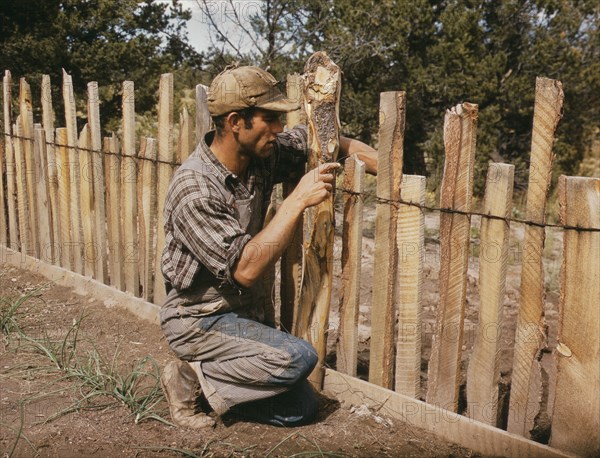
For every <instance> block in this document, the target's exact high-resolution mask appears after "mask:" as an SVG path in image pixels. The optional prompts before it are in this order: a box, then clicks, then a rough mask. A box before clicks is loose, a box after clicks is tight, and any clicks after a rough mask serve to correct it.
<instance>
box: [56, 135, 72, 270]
mask: <svg viewBox="0 0 600 458" xmlns="http://www.w3.org/2000/svg"><path fill="white" fill-rule="evenodd" d="M56 143H58V148H57V151H56V166H57V172H58V215H59V219H60V225H59V227H60V238H59V243H58V248H59V256H60V266H61V267H62V268H64V269H67V270H73V251H72V250H71V247H72V245H73V243H72V239H71V224H70V221H71V168H70V167H69V149H68V148H67V129H66V128H65V127H61V128H58V129H56Z"/></svg>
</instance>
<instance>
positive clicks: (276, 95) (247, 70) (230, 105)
mask: <svg viewBox="0 0 600 458" xmlns="http://www.w3.org/2000/svg"><path fill="white" fill-rule="evenodd" d="M250 107H256V108H263V109H265V110H273V111H281V112H288V111H293V110H297V109H298V108H299V107H300V105H299V103H298V102H294V101H292V100H291V99H289V98H287V97H286V96H285V95H283V94H282V93H281V91H280V90H279V89H278V88H277V80H276V79H275V78H274V77H273V75H271V74H270V73H268V72H266V71H264V70H262V69H260V68H258V67H250V66H246V67H238V66H237V65H236V64H234V65H230V66H228V67H226V68H225V70H223V71H222V72H221V73H219V74H218V75H217V76H216V77H215V79H214V80H213V82H212V84H211V85H210V87H209V88H208V111H209V112H210V114H211V115H212V116H220V115H223V114H225V113H229V112H230V111H235V110H243V109H244V108H250Z"/></svg>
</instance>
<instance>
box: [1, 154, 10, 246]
mask: <svg viewBox="0 0 600 458" xmlns="http://www.w3.org/2000/svg"><path fill="white" fill-rule="evenodd" d="M5 143H6V142H2V143H0V245H4V246H6V245H7V242H8V226H7V220H6V197H5V195H4V173H5V171H4V170H5V167H4V162H5V159H4V158H5V152H4V151H5V148H4V145H5Z"/></svg>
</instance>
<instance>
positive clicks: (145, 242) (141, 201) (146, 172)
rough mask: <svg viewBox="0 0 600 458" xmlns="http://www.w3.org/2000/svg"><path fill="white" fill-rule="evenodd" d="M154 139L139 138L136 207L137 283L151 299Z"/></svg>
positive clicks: (153, 241)
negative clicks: (138, 266) (138, 173)
mask: <svg viewBox="0 0 600 458" xmlns="http://www.w3.org/2000/svg"><path fill="white" fill-rule="evenodd" d="M155 160H156V140H155V139H153V138H143V139H142V144H141V147H140V182H139V183H138V210H139V219H138V222H139V234H140V283H141V286H142V294H143V296H142V297H143V298H144V299H146V300H147V301H148V302H152V298H153V288H154V252H155V250H156V246H155V245H156V236H155V234H156V230H155V227H156V219H157V214H156V166H155V163H154V162H153V161H155Z"/></svg>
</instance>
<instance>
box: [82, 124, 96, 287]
mask: <svg viewBox="0 0 600 458" xmlns="http://www.w3.org/2000/svg"><path fill="white" fill-rule="evenodd" d="M77 146H78V148H79V166H80V167H81V180H80V185H81V187H80V188H79V195H78V198H79V200H80V205H81V228H82V233H83V250H82V251H83V275H85V276H87V277H93V278H95V277H96V257H97V256H98V253H96V252H95V251H96V247H95V245H94V213H93V212H94V202H93V199H94V193H93V173H94V172H93V168H92V167H93V164H92V153H91V152H90V151H89V150H90V149H91V148H90V146H91V145H90V129H89V126H88V125H87V124H86V125H85V126H83V129H81V133H80V134H79V141H78V143H77Z"/></svg>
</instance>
